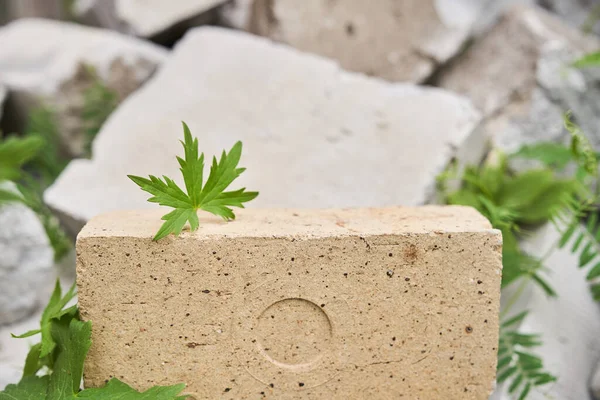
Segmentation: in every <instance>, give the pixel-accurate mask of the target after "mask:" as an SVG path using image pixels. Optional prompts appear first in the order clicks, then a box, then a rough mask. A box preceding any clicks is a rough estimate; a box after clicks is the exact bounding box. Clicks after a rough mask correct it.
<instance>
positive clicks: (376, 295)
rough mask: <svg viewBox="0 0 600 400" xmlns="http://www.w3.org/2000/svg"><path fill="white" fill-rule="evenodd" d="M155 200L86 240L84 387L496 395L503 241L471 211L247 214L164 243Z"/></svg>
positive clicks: (105, 219) (93, 230) (95, 229)
mask: <svg viewBox="0 0 600 400" xmlns="http://www.w3.org/2000/svg"><path fill="white" fill-rule="evenodd" d="M161 215H162V213H161V212H160V211H158V210H145V211H120V212H114V213H109V214H105V215H102V216H99V217H97V218H94V219H93V220H92V221H90V223H89V224H88V225H86V227H85V228H84V229H83V230H82V231H81V233H80V234H79V237H78V240H77V276H78V277H77V284H78V293H79V304H80V309H81V315H82V318H83V319H84V320H91V321H93V323H94V325H93V328H92V347H91V349H90V352H89V355H88V358H87V360H86V367H85V385H86V386H88V387H89V386H98V385H101V384H103V383H104V382H105V380H106V379H108V378H110V377H111V376H118V377H119V378H120V379H122V380H124V381H125V382H127V383H129V384H131V385H133V386H134V387H136V388H138V389H145V388H148V387H150V386H152V385H156V384H161V385H163V384H174V383H176V382H186V383H187V384H188V386H187V388H186V392H187V393H190V394H192V395H193V396H195V398H197V399H213V398H235V399H249V398H258V397H261V396H264V397H267V398H276V399H300V398H302V399H325V398H333V399H341V398H355V399H358V398H367V397H368V398H374V399H392V398H394V399H396V398H403V397H404V398H407V399H438V398H440V399H441V398H449V399H458V398H460V399H481V400H483V399H487V398H488V396H489V394H490V392H491V390H492V388H493V386H494V376H495V369H496V352H497V343H498V306H499V296H500V276H501V268H502V264H501V249H502V239H501V235H500V233H499V231H497V230H493V229H491V226H490V224H489V222H488V221H487V220H486V219H485V218H483V217H482V216H481V215H480V214H478V213H477V212H476V211H475V210H473V209H471V208H467V207H435V206H430V207H423V208H401V207H395V208H382V209H335V210H293V209H285V210H275V209H271V210H269V209H263V210H245V211H242V212H240V213H239V215H238V219H237V220H236V221H235V222H232V223H226V222H223V221H222V220H220V219H218V218H217V217H212V216H204V215H203V216H202V217H201V225H200V229H199V230H198V231H197V232H194V233H190V232H184V233H183V234H182V236H181V237H179V238H174V237H172V236H171V237H168V238H166V239H164V240H161V241H159V242H153V241H152V236H153V234H154V233H155V232H156V230H157V229H158V228H159V226H160V225H161V220H160V216H161Z"/></svg>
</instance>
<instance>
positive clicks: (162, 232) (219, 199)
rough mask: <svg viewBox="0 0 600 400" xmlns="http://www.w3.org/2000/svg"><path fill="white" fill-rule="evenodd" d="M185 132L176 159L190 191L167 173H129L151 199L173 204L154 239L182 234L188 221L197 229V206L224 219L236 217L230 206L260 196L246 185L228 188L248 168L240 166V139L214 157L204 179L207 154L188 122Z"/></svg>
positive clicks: (154, 201) (162, 204)
mask: <svg viewBox="0 0 600 400" xmlns="http://www.w3.org/2000/svg"><path fill="white" fill-rule="evenodd" d="M183 133H184V140H183V141H182V142H181V143H182V145H183V148H184V158H181V157H177V161H178V162H179V166H180V171H181V174H182V175H183V180H184V183H185V188H186V191H187V193H186V192H184V191H183V190H182V189H181V188H180V187H179V186H177V184H176V183H175V182H174V181H173V180H172V179H170V178H168V177H166V176H163V178H162V179H161V178H157V177H155V176H153V175H150V176H149V179H147V178H142V177H139V176H135V175H128V177H129V178H130V179H131V180H132V181H133V182H134V183H135V184H137V185H138V186H139V187H140V188H141V189H142V190H144V191H146V192H148V193H150V194H152V195H153V197H151V198H149V199H148V201H149V202H153V203H158V204H160V205H161V206H167V207H172V208H174V210H173V211H171V212H169V213H168V214H166V215H164V216H163V217H162V219H163V220H164V221H165V222H164V223H163V225H162V226H161V228H160V229H159V231H158V232H157V233H156V235H155V236H154V240H159V239H161V238H163V237H165V236H167V235H169V234H171V233H173V234H175V235H179V234H180V233H181V231H182V230H183V228H184V226H185V224H186V223H188V222H189V224H190V228H191V230H192V231H194V230H196V229H198V226H199V225H200V223H199V220H198V215H197V214H196V212H197V211H198V210H204V211H207V212H210V213H212V214H214V215H218V216H220V217H222V218H223V219H225V220H232V219H235V214H234V213H233V210H232V209H231V208H230V207H239V208H244V204H243V203H246V202H248V201H251V200H253V199H255V198H256V196H258V192H246V191H245V190H246V189H245V188H242V189H238V190H234V191H230V192H225V189H227V188H228V187H229V185H230V184H231V183H232V182H233V181H234V180H235V179H237V178H238V177H239V176H240V175H241V174H242V173H243V172H244V171H245V168H238V166H237V165H238V163H239V161H240V158H241V156H242V143H241V142H237V143H236V144H235V145H234V146H233V147H232V148H231V150H230V151H229V152H225V151H223V152H222V153H221V157H220V159H219V161H218V162H217V158H216V157H213V160H212V164H211V168H210V173H209V175H208V179H207V180H206V183H203V174H204V154H203V153H200V155H199V151H198V139H197V138H193V137H192V134H191V132H190V130H189V127H188V126H187V125H186V124H185V122H184V123H183Z"/></svg>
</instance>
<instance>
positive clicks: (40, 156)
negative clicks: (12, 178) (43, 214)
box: [24, 106, 68, 190]
mask: <svg viewBox="0 0 600 400" xmlns="http://www.w3.org/2000/svg"><path fill="white" fill-rule="evenodd" d="M57 119H58V118H57V116H56V112H55V111H54V110H53V109H51V108H50V107H48V106H41V107H38V108H36V109H34V110H32V111H31V113H30V114H29V118H28V120H27V126H26V128H25V134H24V136H25V137H26V138H28V137H41V138H43V139H44V151H40V152H38V153H37V154H36V156H35V157H34V158H33V159H32V160H31V161H29V162H28V163H27V169H28V170H29V171H31V172H32V174H34V175H36V176H38V177H39V180H40V181H41V186H42V187H41V190H43V189H44V188H46V187H48V186H50V185H51V184H52V183H53V182H54V181H55V180H56V178H58V175H60V173H61V172H62V170H63V169H64V168H65V167H66V166H67V162H68V160H66V159H65V158H64V157H62V156H61V151H60V146H59V143H60V142H61V139H60V131H59V127H58V120H57Z"/></svg>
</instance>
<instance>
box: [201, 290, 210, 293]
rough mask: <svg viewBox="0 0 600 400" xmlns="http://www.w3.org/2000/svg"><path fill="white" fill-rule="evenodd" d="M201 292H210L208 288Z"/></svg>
mask: <svg viewBox="0 0 600 400" xmlns="http://www.w3.org/2000/svg"><path fill="white" fill-rule="evenodd" d="M202 293H210V290H208V289H204V290H203V291H202Z"/></svg>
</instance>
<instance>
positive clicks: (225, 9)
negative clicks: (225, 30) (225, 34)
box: [218, 0, 254, 31]
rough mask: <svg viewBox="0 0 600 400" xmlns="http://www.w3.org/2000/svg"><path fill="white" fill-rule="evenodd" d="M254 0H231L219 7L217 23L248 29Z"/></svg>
mask: <svg viewBox="0 0 600 400" xmlns="http://www.w3.org/2000/svg"><path fill="white" fill-rule="evenodd" d="M253 4H254V0H231V1H229V2H227V3H225V4H224V5H223V6H222V7H220V8H219V10H218V13H219V23H220V24H221V25H223V26H227V27H229V28H235V29H242V30H245V31H249V30H250V20H251V17H252V6H253Z"/></svg>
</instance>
